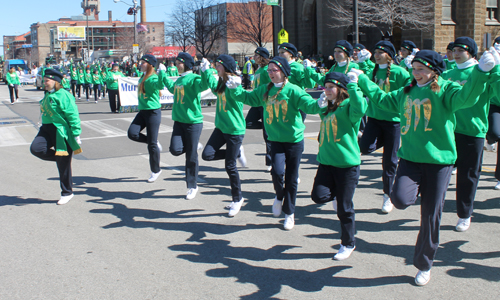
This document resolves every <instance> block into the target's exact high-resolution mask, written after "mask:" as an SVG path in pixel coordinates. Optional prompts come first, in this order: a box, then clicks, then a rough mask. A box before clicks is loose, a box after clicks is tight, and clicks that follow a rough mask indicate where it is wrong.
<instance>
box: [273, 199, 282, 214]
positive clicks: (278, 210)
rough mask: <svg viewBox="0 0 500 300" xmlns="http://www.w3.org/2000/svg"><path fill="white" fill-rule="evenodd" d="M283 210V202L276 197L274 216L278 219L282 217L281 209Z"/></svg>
mask: <svg viewBox="0 0 500 300" xmlns="http://www.w3.org/2000/svg"><path fill="white" fill-rule="evenodd" d="M282 208H283V200H278V197H274V203H273V216H275V217H276V218H277V217H279V216H280V215H281V209H282Z"/></svg>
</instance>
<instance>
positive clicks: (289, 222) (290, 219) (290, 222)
mask: <svg viewBox="0 0 500 300" xmlns="http://www.w3.org/2000/svg"><path fill="white" fill-rule="evenodd" d="M294 225H295V218H294V214H291V215H285V223H283V228H285V230H292V229H293V226H294Z"/></svg>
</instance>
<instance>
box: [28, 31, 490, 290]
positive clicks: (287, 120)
mask: <svg viewBox="0 0 500 300" xmlns="http://www.w3.org/2000/svg"><path fill="white" fill-rule="evenodd" d="M448 50H449V51H450V52H449V53H448V55H447V58H446V59H444V58H443V57H442V56H441V55H440V54H439V53H437V52H435V51H432V50H419V49H418V48H417V47H416V45H415V44H414V43H413V42H411V41H404V42H403V43H402V45H401V49H400V53H401V58H402V59H401V61H400V62H399V63H398V62H397V61H396V55H397V52H398V51H396V49H395V47H394V45H393V44H392V43H391V42H389V41H380V42H379V43H377V44H376V45H375V48H374V51H373V59H371V58H372V52H370V51H368V50H367V49H366V48H365V47H364V46H363V45H361V44H356V45H354V46H352V45H351V44H350V43H349V42H347V41H345V40H340V41H337V43H336V44H335V47H334V52H333V56H334V58H335V64H333V65H332V66H331V68H330V69H329V70H328V71H327V72H324V74H323V73H322V72H318V70H317V69H316V67H317V65H315V63H314V62H313V61H311V60H309V59H305V60H303V61H300V62H299V56H300V55H299V52H298V51H297V48H296V47H295V46H294V45H293V44H290V43H284V44H281V45H280V46H279V55H277V56H274V57H271V56H270V54H269V52H268V50H267V49H265V48H262V47H259V48H257V49H256V50H255V55H254V57H253V60H254V61H255V64H256V65H258V68H257V69H256V70H251V65H252V64H253V63H252V62H250V59H248V60H247V62H249V63H247V62H246V63H245V64H244V68H243V72H242V75H243V78H242V77H241V76H239V75H238V70H237V63H236V61H235V60H234V58H233V57H232V56H229V55H225V54H223V55H220V56H219V57H217V59H216V60H215V61H214V62H212V64H211V63H210V62H209V61H208V60H207V59H205V58H203V59H202V60H201V62H200V63H199V70H200V74H196V73H194V72H193V68H194V66H195V62H194V59H193V57H192V56H191V55H190V54H188V53H179V55H178V56H177V58H176V60H175V67H174V66H173V63H171V64H170V66H169V68H168V69H167V68H166V66H165V65H163V64H158V62H157V60H156V58H155V57H154V56H153V55H149V54H147V55H144V56H143V57H142V58H141V60H140V62H139V64H138V66H133V67H132V72H133V73H135V74H136V75H137V76H139V77H140V79H139V84H138V88H137V93H138V101H139V106H138V109H139V111H138V113H137V115H136V117H135V118H134V120H133V121H132V123H131V125H130V127H129V130H128V137H129V138H130V139H131V140H133V141H136V142H141V143H145V144H147V148H148V151H149V164H150V170H151V175H150V177H149V179H148V180H147V181H148V182H150V183H152V182H155V181H156V180H157V179H158V178H159V177H160V175H161V168H160V153H161V151H162V149H163V148H162V145H161V144H160V143H159V141H158V132H159V126H160V123H161V105H160V102H159V98H160V91H161V90H162V89H164V88H165V87H166V88H167V89H168V90H169V91H170V92H171V93H172V94H173V97H174V101H173V105H172V119H173V121H174V127H173V132H172V135H171V140H170V147H169V151H170V153H171V154H172V155H174V156H179V155H182V154H185V160H186V163H185V170H186V172H185V174H186V185H187V193H186V199H188V200H189V199H193V198H195V197H196V195H197V192H198V186H197V181H198V180H197V178H198V166H199V162H198V151H201V150H203V151H202V155H201V156H202V159H203V160H206V161H211V160H224V162H225V170H226V172H227V174H228V177H229V184H230V186H231V196H232V202H231V204H230V205H229V206H228V209H229V214H228V215H229V216H230V217H234V216H236V215H237V214H238V212H239V211H240V209H241V207H242V204H243V203H244V201H245V199H244V197H243V194H244V188H243V187H242V186H241V182H240V177H239V173H238V168H237V163H239V164H240V165H242V166H245V165H246V158H245V153H244V147H243V144H244V135H245V131H246V129H248V128H258V129H260V128H262V130H263V137H264V140H265V142H266V149H265V152H266V156H265V157H266V158H265V163H266V165H267V166H268V167H269V168H268V170H269V171H270V172H271V175H272V183H273V186H274V192H275V197H274V200H273V204H272V208H271V211H272V213H273V215H274V216H275V217H280V216H281V215H282V213H284V217H285V218H284V225H283V226H284V229H285V230H292V229H293V227H294V225H295V219H294V214H295V210H296V196H297V187H298V183H299V182H300V178H299V167H300V160H301V157H302V153H303V151H304V130H305V124H304V120H305V118H306V115H307V114H317V115H319V116H320V118H321V127H320V131H319V133H318V143H319V148H318V153H317V161H318V162H319V166H318V169H317V173H316V176H315V178H314V183H313V186H312V191H311V199H312V200H313V201H314V202H316V203H318V204H324V203H327V202H332V206H333V208H334V210H335V211H336V213H337V216H338V218H339V220H340V225H341V245H340V249H339V251H338V252H337V253H336V254H335V256H334V259H336V260H344V259H347V258H348V257H350V255H351V254H352V253H353V251H354V250H355V248H356V239H355V210H354V203H353V197H354V193H355V190H356V186H357V184H358V181H359V176H360V169H361V168H362V167H360V165H361V157H360V156H361V155H368V154H370V153H372V152H373V151H375V150H377V149H379V148H383V155H382V182H383V185H382V186H383V188H382V190H383V197H382V199H381V203H382V212H383V213H389V212H391V211H392V209H393V208H394V207H395V208H397V209H405V208H407V207H408V206H410V205H412V204H415V202H416V200H417V197H418V196H419V195H420V199H421V224H420V231H419V234H418V238H417V242H416V246H415V253H414V261H413V264H414V266H415V267H416V268H417V269H418V272H417V275H416V276H415V283H416V284H417V285H425V284H427V283H428V282H429V280H430V271H431V267H432V264H433V261H434V258H435V256H436V252H437V248H438V246H439V227H440V222H441V215H442V211H443V204H444V199H445V194H446V191H447V188H448V184H449V182H450V177H451V174H452V173H453V172H454V168H456V172H457V193H456V194H457V195H456V197H457V198H456V200H457V215H458V221H457V226H456V230H457V231H459V232H461V231H466V230H467V229H468V228H469V227H470V225H471V214H472V211H473V202H474V198H475V193H476V190H477V185H478V180H479V175H480V170H481V164H482V153H483V145H485V139H486V147H487V148H488V149H491V148H493V147H494V144H495V143H496V142H497V141H498V140H499V139H500V101H499V100H498V99H500V97H499V92H500V90H499V89H500V84H499V80H500V77H499V75H500V73H499V67H498V65H499V64H500V54H499V52H500V38H497V39H496V40H495V43H494V47H492V48H490V49H489V50H487V51H485V52H484V53H482V55H481V57H480V59H479V60H477V58H478V54H479V53H478V47H477V44H476V42H475V41H474V40H473V39H471V38H468V37H460V38H457V39H456V40H455V41H454V42H453V43H450V45H449V46H448ZM174 68H175V69H176V70H177V71H178V75H179V77H178V78H176V79H175V81H174V80H172V78H171V77H172V76H175V75H177V74H175V75H172V74H174V73H175V72H174ZM70 69H71V81H70V86H71V91H72V93H73V96H72V95H71V93H70V92H68V91H66V90H65V88H64V75H63V74H61V73H60V72H58V71H57V70H53V69H50V68H49V69H46V70H45V71H44V85H45V86H44V89H45V91H46V94H45V97H44V98H43V99H42V100H41V101H40V107H41V112H42V123H43V125H42V126H41V128H40V131H39V134H38V135H37V137H36V138H35V139H34V141H33V143H32V145H31V152H32V153H33V154H34V155H35V156H37V157H39V158H41V159H44V160H49V161H56V163H57V167H58V169H59V173H60V182H61V189H62V193H61V198H60V200H59V202H58V204H65V203H67V202H68V201H69V200H70V199H71V198H72V197H73V192H72V180H71V176H72V175H71V157H72V154H78V153H80V152H81V151H82V149H81V140H80V138H79V136H80V133H81V127H80V120H79V117H78V108H77V105H76V102H75V97H76V95H78V98H80V96H81V92H80V87H83V88H84V90H85V92H86V95H87V99H89V98H88V97H89V94H90V93H91V91H90V88H89V86H88V84H90V83H92V84H93V85H94V88H93V92H94V94H95V101H96V102H97V101H98V96H99V97H100V96H101V94H99V93H100V91H101V92H102V89H101V88H99V86H100V85H101V86H102V85H103V84H104V85H106V90H107V91H108V95H109V99H110V109H111V111H112V112H116V111H117V109H119V106H120V101H119V95H118V93H117V86H116V85H117V83H116V82H117V79H118V77H121V76H124V74H123V73H122V72H121V71H120V66H119V65H117V64H113V65H112V66H111V68H109V67H106V66H100V65H90V66H85V65H83V64H80V65H79V66H78V65H72V66H71V67H70ZM250 75H251V76H250ZM242 79H243V80H242ZM242 82H243V85H242ZM96 85H97V86H98V87H97V88H96V87H95V86H96ZM316 85H319V86H321V87H322V89H324V92H323V93H322V94H321V96H320V97H319V99H314V98H313V97H311V96H310V95H309V94H308V93H307V92H306V90H305V89H306V88H311V87H314V86H316ZM66 86H67V85H66ZM207 89H210V90H211V91H212V92H213V93H214V94H215V95H216V97H217V101H216V112H215V129H214V130H213V132H212V134H211V136H210V138H209V140H208V142H207V144H206V145H205V146H204V147H203V145H201V144H200V142H199V139H200V135H201V132H202V128H203V115H202V113H201V112H202V109H201V104H200V93H201V92H202V91H204V90H207ZM116 98H118V99H117V102H116V103H115V101H116V100H115V99H116ZM244 104H246V105H249V106H251V107H252V109H250V111H249V113H248V115H247V117H246V119H245V117H244V115H243V105H244ZM259 122H260V127H259V125H258V124H259ZM144 129H146V131H145V133H144ZM224 145H225V149H223V147H224ZM263 150H264V149H263ZM499 152H500V151H499ZM495 175H496V177H497V179H498V180H500V176H499V175H500V170H498V168H497V172H496V173H495ZM495 188H496V189H500V181H499V184H497V186H496V187H495ZM247 200H248V201H251V200H252V199H247Z"/></svg>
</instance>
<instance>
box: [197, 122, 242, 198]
mask: <svg viewBox="0 0 500 300" xmlns="http://www.w3.org/2000/svg"><path fill="white" fill-rule="evenodd" d="M244 137H245V135H244V134H242V135H230V134H225V133H223V132H222V131H220V129H218V128H215V129H214V131H213V132H212V135H211V136H210V138H209V139H208V142H207V144H206V145H205V149H203V153H202V154H201V158H202V159H203V160H206V161H211V160H221V159H224V160H225V161H224V163H225V164H224V165H225V168H226V172H227V175H228V176H229V183H230V184H231V196H232V198H233V202H238V201H240V200H241V198H242V195H241V181H240V174H239V173H238V168H237V166H236V159H237V158H238V157H239V156H240V147H241V144H242V143H243V138H244ZM224 145H226V149H221V147H222V146H224Z"/></svg>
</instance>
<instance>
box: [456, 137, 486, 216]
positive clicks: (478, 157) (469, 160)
mask: <svg viewBox="0 0 500 300" xmlns="http://www.w3.org/2000/svg"><path fill="white" fill-rule="evenodd" d="M455 143H456V145H457V162H456V163H455V166H456V167H457V214H458V217H459V218H469V217H470V216H471V215H472V210H473V202H474V198H475V197H476V191H477V185H478V183H479V176H480V175H481V167H482V165H483V146H484V138H478V137H473V136H468V135H464V134H460V133H455Z"/></svg>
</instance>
